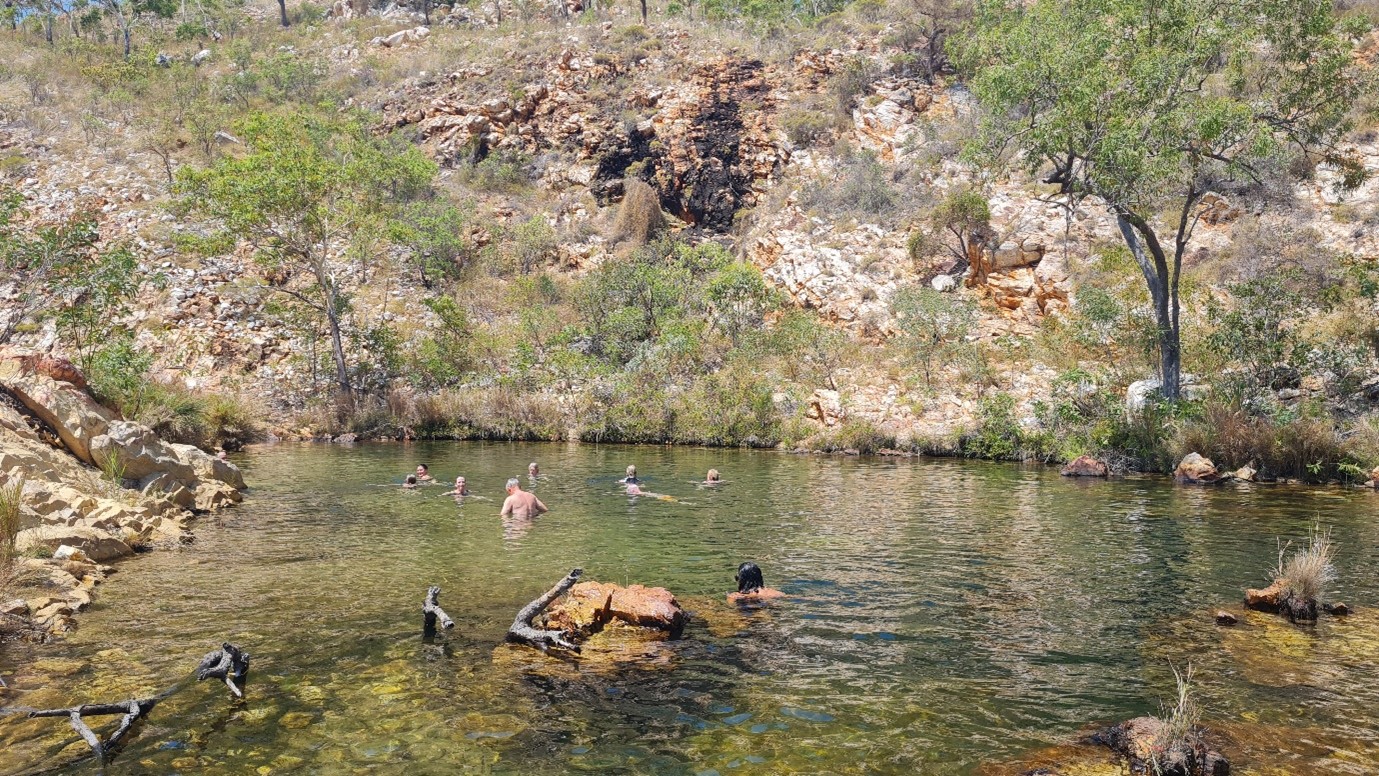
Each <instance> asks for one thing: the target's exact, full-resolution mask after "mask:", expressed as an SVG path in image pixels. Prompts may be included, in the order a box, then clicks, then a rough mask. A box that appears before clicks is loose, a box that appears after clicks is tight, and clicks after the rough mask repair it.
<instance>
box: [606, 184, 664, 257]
mask: <svg viewBox="0 0 1379 776" xmlns="http://www.w3.org/2000/svg"><path fill="white" fill-rule="evenodd" d="M665 228H666V219H665V216H664V215H662V214H661V199H660V197H659V196H658V195H657V194H656V190H655V189H653V188H651V186H650V185H648V184H647V183H646V182H645V181H642V180H638V179H636V178H629V179H627V180H626V181H624V182H623V197H622V204H621V205H620V206H619V207H618V217H617V220H615V221H614V222H613V239H614V240H615V241H619V242H622V241H626V242H628V243H631V244H632V245H634V246H641V245H645V244H647V243H648V242H650V241H651V240H652V238H654V237H656V236H657V235H658V234H660V233H661V232H662V231H664V230H665Z"/></svg>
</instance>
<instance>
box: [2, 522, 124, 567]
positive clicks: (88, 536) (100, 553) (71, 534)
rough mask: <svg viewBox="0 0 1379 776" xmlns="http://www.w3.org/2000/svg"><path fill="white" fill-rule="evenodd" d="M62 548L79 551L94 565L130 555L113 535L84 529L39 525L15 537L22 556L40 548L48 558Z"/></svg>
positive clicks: (102, 531) (97, 529) (96, 529)
mask: <svg viewBox="0 0 1379 776" xmlns="http://www.w3.org/2000/svg"><path fill="white" fill-rule="evenodd" d="M63 545H67V546H68V547H71V548H73V549H76V550H81V551H82V553H84V554H85V555H86V557H88V558H90V559H91V560H93V561H96V562H97V563H101V562H104V561H107V560H113V559H115V558H121V557H124V556H125V555H132V554H133V553H134V549H133V548H131V547H130V546H129V545H128V544H126V543H125V542H124V541H122V540H121V539H120V538H119V537H117V536H115V535H114V534H113V533H111V532H109V531H105V530H102V529H99V528H87V527H85V526H56V525H43V526H39V527H37V528H25V529H24V530H22V531H20V532H19V535H18V536H16V537H15V549H17V550H18V551H19V552H20V553H23V554H31V553H33V552H35V551H36V550H38V549H39V548H40V547H41V548H46V549H47V551H48V553H49V554H51V553H55V552H57V550H58V548H59V547H62V546H63Z"/></svg>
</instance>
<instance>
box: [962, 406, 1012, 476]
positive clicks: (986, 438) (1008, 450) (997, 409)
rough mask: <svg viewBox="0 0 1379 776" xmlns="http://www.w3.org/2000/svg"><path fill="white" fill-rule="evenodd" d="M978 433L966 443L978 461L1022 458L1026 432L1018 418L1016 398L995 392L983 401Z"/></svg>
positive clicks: (964, 448) (965, 448) (963, 441)
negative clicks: (983, 459)
mask: <svg viewBox="0 0 1379 776" xmlns="http://www.w3.org/2000/svg"><path fill="white" fill-rule="evenodd" d="M977 420H978V423H979V426H978V429H977V431H976V432H974V433H972V434H969V435H968V436H966V437H964V438H963V440H962V450H963V452H964V453H965V454H966V455H969V456H971V457H974V458H992V459H995V460H1010V459H1015V458H1021V457H1023V456H1022V453H1023V451H1024V437H1025V433H1024V430H1023V429H1022V428H1021V427H1020V423H1019V421H1017V420H1016V419H1015V398H1014V397H1012V396H1011V395H1010V394H1008V393H992V394H989V395H988V396H986V397H985V398H983V399H982V401H981V406H980V409H979V410H978V415H977Z"/></svg>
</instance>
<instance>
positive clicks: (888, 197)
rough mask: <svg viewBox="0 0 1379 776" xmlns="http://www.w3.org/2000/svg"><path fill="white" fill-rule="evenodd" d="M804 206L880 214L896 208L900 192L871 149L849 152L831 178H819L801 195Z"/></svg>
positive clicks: (831, 212)
mask: <svg viewBox="0 0 1379 776" xmlns="http://www.w3.org/2000/svg"><path fill="white" fill-rule="evenodd" d="M801 199H802V204H803V205H804V207H805V208H807V209H810V210H818V211H826V212H827V213H828V214H829V215H830V216H834V217H837V216H840V215H846V214H853V215H859V216H880V215H884V214H887V213H890V212H891V211H892V210H894V209H895V206H896V204H897V203H898V202H899V200H900V195H899V194H898V193H897V192H896V190H895V187H893V186H892V185H891V182H890V172H889V171H888V170H887V169H886V167H885V166H884V165H883V164H881V162H880V161H878V160H877V158H876V155H875V154H873V153H871V152H870V151H857V152H851V153H848V154H847V155H846V156H844V157H843V158H842V159H841V160H840V161H839V163H838V169H837V170H836V171H835V175H834V181H830V182H828V183H825V182H823V181H820V183H819V185H816V186H814V187H812V188H810V189H808V190H807V191H806V192H805V193H804V196H803V197H802V198H801Z"/></svg>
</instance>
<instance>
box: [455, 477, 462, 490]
mask: <svg viewBox="0 0 1379 776" xmlns="http://www.w3.org/2000/svg"><path fill="white" fill-rule="evenodd" d="M455 490H464V477H463V476H460V477H456V478H455Z"/></svg>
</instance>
